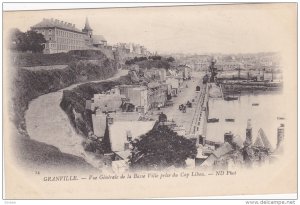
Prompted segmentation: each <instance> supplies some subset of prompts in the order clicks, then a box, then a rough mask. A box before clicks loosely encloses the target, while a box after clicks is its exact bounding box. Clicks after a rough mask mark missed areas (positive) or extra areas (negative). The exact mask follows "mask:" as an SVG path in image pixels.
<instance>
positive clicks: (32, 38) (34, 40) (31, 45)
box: [10, 29, 46, 53]
mask: <svg viewBox="0 0 300 205" xmlns="http://www.w3.org/2000/svg"><path fill="white" fill-rule="evenodd" d="M10 37H11V39H10V48H11V49H13V50H16V51H22V52H25V51H32V52H33V53H39V52H42V51H43V49H44V43H46V40H45V38H44V36H43V35H42V34H40V33H37V32H35V31H32V30H29V31H27V32H25V33H23V32H21V31H20V30H19V29H13V30H12V31H11V36H10Z"/></svg>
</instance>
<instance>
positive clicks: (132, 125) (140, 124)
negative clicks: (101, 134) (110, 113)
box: [109, 121, 155, 152]
mask: <svg viewBox="0 0 300 205" xmlns="http://www.w3.org/2000/svg"><path fill="white" fill-rule="evenodd" d="M154 124H155V121H117V122H114V123H113V124H111V125H110V126H109V133H110V142H111V148H112V151H114V152H119V151H124V143H125V142H127V133H128V131H130V133H131V137H132V140H134V139H137V138H138V137H139V136H141V135H143V134H146V133H147V132H149V131H150V130H151V129H152V128H153V127H154Z"/></svg>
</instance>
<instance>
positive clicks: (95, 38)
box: [93, 35, 106, 44]
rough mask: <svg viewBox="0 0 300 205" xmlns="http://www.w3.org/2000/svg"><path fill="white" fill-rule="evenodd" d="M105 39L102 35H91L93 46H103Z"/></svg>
mask: <svg viewBox="0 0 300 205" xmlns="http://www.w3.org/2000/svg"><path fill="white" fill-rule="evenodd" d="M103 42H106V39H105V38H104V36H102V35H93V44H103Z"/></svg>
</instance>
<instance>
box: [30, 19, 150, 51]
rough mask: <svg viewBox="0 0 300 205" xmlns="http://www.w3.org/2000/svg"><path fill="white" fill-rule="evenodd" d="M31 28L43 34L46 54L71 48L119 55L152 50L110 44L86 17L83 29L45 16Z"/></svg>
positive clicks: (135, 45)
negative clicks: (96, 32) (95, 31)
mask: <svg viewBox="0 0 300 205" xmlns="http://www.w3.org/2000/svg"><path fill="white" fill-rule="evenodd" d="M31 30H33V31H36V32H37V33H40V34H43V36H44V38H45V40H46V43H45V47H44V50H43V52H44V53H45V54H51V53H62V52H68V51H71V50H103V49H104V50H109V51H111V52H116V53H118V54H119V55H122V54H123V55H125V56H126V54H127V55H128V57H130V56H131V55H141V56H148V55H150V52H149V51H148V50H147V49H146V48H145V47H144V46H142V45H138V44H133V43H130V44H126V43H119V44H116V45H114V46H110V45H108V43H107V40H106V39H105V37H104V36H103V35H98V34H97V35H95V34H94V33H93V29H92V27H91V26H90V24H89V21H88V19H87V18H86V21H85V25H84V28H83V29H78V28H76V26H75V24H73V23H69V22H64V21H61V20H58V19H53V18H51V19H47V18H43V19H42V21H40V22H39V23H37V24H35V25H33V26H32V27H31Z"/></svg>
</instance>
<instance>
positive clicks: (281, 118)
mask: <svg viewBox="0 0 300 205" xmlns="http://www.w3.org/2000/svg"><path fill="white" fill-rule="evenodd" d="M277 120H285V118H284V117H277Z"/></svg>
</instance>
